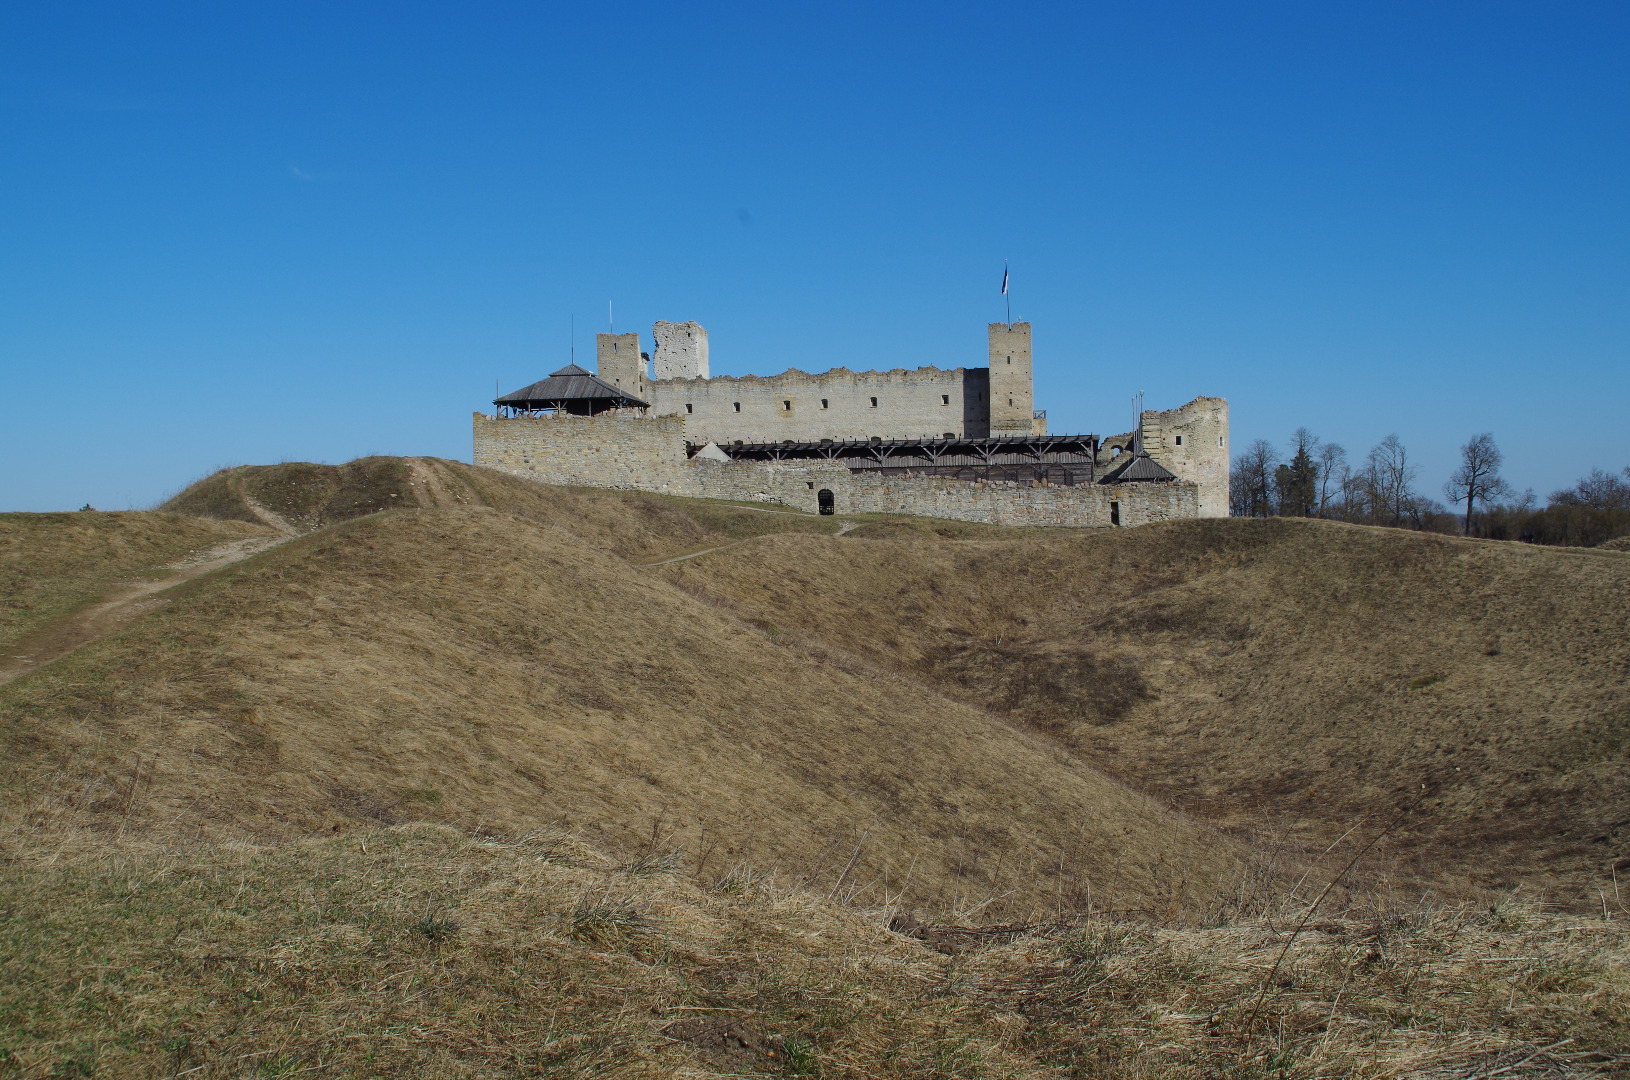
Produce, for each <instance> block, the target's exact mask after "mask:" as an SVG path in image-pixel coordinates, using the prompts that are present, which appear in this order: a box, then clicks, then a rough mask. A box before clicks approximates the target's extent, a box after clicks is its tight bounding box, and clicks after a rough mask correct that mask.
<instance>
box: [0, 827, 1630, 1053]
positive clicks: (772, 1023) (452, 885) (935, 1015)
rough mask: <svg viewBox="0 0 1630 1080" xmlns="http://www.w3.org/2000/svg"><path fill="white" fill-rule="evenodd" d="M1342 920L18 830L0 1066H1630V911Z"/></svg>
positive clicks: (412, 845) (3, 864)
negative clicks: (1070, 918)
mask: <svg viewBox="0 0 1630 1080" xmlns="http://www.w3.org/2000/svg"><path fill="white" fill-rule="evenodd" d="M1333 914H1334V913H1331V914H1325V915H1322V916H1321V918H1320V919H1319V921H1318V922H1317V924H1316V926H1314V927H1310V928H1309V929H1308V930H1307V931H1305V932H1304V933H1303V934H1301V935H1300V936H1298V937H1297V938H1296V940H1295V941H1294V942H1293V943H1291V946H1290V948H1289V950H1288V951H1285V944H1286V936H1285V934H1284V931H1283V927H1282V926H1280V927H1278V928H1276V927H1275V926H1274V925H1273V924H1272V923H1262V922H1244V923H1240V924H1237V925H1231V926H1226V927H1217V928H1211V929H1203V930H1200V929H1192V928H1188V929H1185V928H1176V927H1169V926H1158V925H1150V924H1148V923H1139V922H1133V921H1129V920H1126V919H1124V918H1115V917H1112V916H1110V917H1105V916H1097V917H1094V918H1092V919H1089V920H1086V921H1084V922H1081V923H1078V924H1076V925H1074V926H1071V927H1068V928H1061V929H1057V930H1042V931H1039V932H1032V933H1025V934H1021V935H1019V936H1017V938H1016V939H1015V937H1014V935H1011V934H1009V935H1001V936H997V937H994V938H993V939H992V941H993V943H994V944H993V947H989V948H986V949H983V950H977V949H976V950H974V951H969V952H960V953H957V954H954V955H942V954H941V953H940V952H937V951H934V950H931V949H929V948H926V947H924V946H923V945H922V944H921V943H920V942H918V941H914V940H912V939H911V938H908V937H905V936H902V935H900V934H897V933H891V932H889V931H888V930H887V929H885V927H884V923H883V920H880V919H878V918H876V917H872V916H870V915H868V914H866V913H864V912H860V911H857V910H855V909H854V908H852V907H846V906H843V905H839V904H833V903H830V902H826V901H823V900H821V899H818V898H816V897H813V896H811V895H809V894H808V893H807V892H801V891H798V890H792V889H788V888H786V887H785V886H784V885H778V884H776V883H774V882H770V881H766V880H764V879H762V878H759V877H755V876H752V875H743V874H738V875H733V876H729V877H726V878H724V879H723V880H720V881H717V882H715V883H713V884H711V885H709V884H703V883H698V882H697V881H695V880H694V879H692V878H691V877H690V876H688V875H687V874H685V873H683V872H679V871H677V870H676V869H675V868H674V867H672V866H668V865H664V864H662V863H660V862H645V863H640V864H636V865H633V866H628V865H618V864H617V863H616V862H614V861H613V860H609V859H606V858H605V857H604V856H603V855H600V854H599V853H597V852H595V851H594V850H593V849H592V848H590V847H588V846H586V845H584V844H583V843H582V842H581V841H580V840H578V839H576V838H573V837H569V836H564V835H560V834H554V833H543V834H537V835H533V836H529V837H523V838H516V839H512V840H494V839H483V838H476V837H469V836H466V835H464V834H462V833H459V832H457V831H455V830H452V829H447V828H438V827H433V826H423V825H420V826H398V827H395V828H391V829H386V830H380V831H372V830H369V831H359V832H355V833H350V834H347V835H346V836H344V837H337V838H330V839H327V840H314V841H313V840H307V841H297V842H295V843H291V844H286V845H281V846H279V847H277V848H272V849H266V848H257V847H254V846H251V845H243V844H225V845H215V844H185V843H183V844H179V845H160V844H154V843H151V842H148V841H132V840H131V838H130V837H129V836H126V837H125V838H124V839H122V840H121V841H119V842H116V843H115V842H108V841H102V840H97V839H95V838H93V837H92V836H90V835H89V834H87V833H85V832H83V831H79V832H77V833H76V832H67V833H64V832H61V831H56V830H46V831H34V830H26V831H24V832H22V833H19V832H17V831H15V830H11V829H6V830H0V1075H4V1076H7V1077H27V1078H36V1077H39V1078H43V1077H67V1076H109V1077H172V1076H186V1077H199V1078H203V1080H216V1078H226V1077H249V1076H303V1075H308V1074H309V1075H319V1076H328V1075H335V1076H360V1077H409V1076H412V1077H429V1076H435V1077H455V1078H488V1077H511V1076H534V1075H546V1076H555V1077H569V1078H577V1077H657V1076H663V1077H667V1076H717V1075H720V1074H725V1075H739V1074H743V1073H750V1074H753V1075H787V1076H804V1077H827V1078H832V1080H836V1078H847V1077H856V1078H860V1077H871V1078H882V1077H891V1078H892V1077H927V1078H945V1080H949V1078H974V1077H980V1078H986V1080H1001V1078H1020V1077H1025V1078H1037V1080H1040V1078H1044V1077H1080V1076H1090V1077H1101V1078H1115V1080H1120V1078H1126V1080H1132V1078H1153V1077H1160V1078H1163V1080H1164V1078H1173V1080H1202V1078H1203V1080H1213V1078H1216V1077H1223V1076H1227V1077H1251V1078H1258V1077H1260V1078H1262V1080H1267V1078H1270V1077H1271V1078H1275V1080H1312V1078H1314V1077H1335V1076H1350V1077H1364V1078H1384V1077H1406V1076H1407V1077H1413V1078H1415V1080H1424V1078H1438V1080H1471V1078H1488V1077H1528V1078H1537V1077H1549V1078H1556V1077H1586V1076H1597V1077H1600V1076H1610V1075H1623V1074H1624V1072H1625V1071H1626V1070H1627V1069H1630V1038H1627V1035H1626V1032H1627V1031H1630V985H1627V976H1626V971H1625V967H1624V964H1623V956H1624V954H1625V949H1626V946H1627V945H1630V941H1627V939H1626V935H1625V932H1624V929H1623V926H1622V925H1619V924H1616V923H1613V922H1606V921H1603V920H1600V919H1575V918H1570V919H1569V920H1566V921H1564V920H1559V919H1557V918H1555V917H1550V916H1545V915H1543V914H1540V913H1538V912H1536V911H1534V910H1533V909H1532V908H1526V909H1525V908H1524V907H1522V906H1521V905H1514V904H1503V905H1500V906H1498V907H1496V908H1494V909H1492V910H1490V909H1486V908H1467V909H1456V908H1448V909H1434V908H1430V907H1428V908H1418V907H1414V906H1411V907H1407V908H1403V909H1378V910H1372V911H1348V912H1345V913H1343V914H1341V915H1340V916H1339V917H1332V916H1333ZM1282 952H1283V953H1284V956H1283V961H1282V962H1281V963H1279V965H1278V967H1277V969H1274V965H1275V961H1276V959H1278V958H1279V957H1280V954H1281V953H1282ZM1270 969H1274V970H1275V972H1276V973H1275V978H1274V979H1273V981H1272V982H1271V983H1269V982H1265V976H1266V974H1267V972H1268V971H1269V970H1270Z"/></svg>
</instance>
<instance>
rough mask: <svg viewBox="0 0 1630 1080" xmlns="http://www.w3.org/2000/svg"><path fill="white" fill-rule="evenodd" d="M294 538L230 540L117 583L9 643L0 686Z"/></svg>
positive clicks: (2, 660)
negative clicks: (142, 577)
mask: <svg viewBox="0 0 1630 1080" xmlns="http://www.w3.org/2000/svg"><path fill="white" fill-rule="evenodd" d="M293 535H294V534H293V533H292V532H291V533H289V534H287V535H283V536H251V537H247V538H245V539H242V540H231V541H228V542H227V543H224V544H220V545H218V546H216V547H212V548H210V549H209V550H208V551H201V552H199V553H198V554H196V555H192V556H188V557H187V558H186V559H183V560H182V561H180V562H176V563H171V564H170V565H169V566H166V567H164V568H163V569H165V570H168V571H170V574H169V576H167V577H162V578H156V579H154V580H152V581H128V582H121V583H119V584H118V585H115V586H114V587H113V588H111V589H109V590H108V591H107V592H105V593H103V594H102V596H101V597H100V598H99V599H97V600H93V601H92V602H90V603H88V604H84V605H81V606H80V607H78V608H76V609H74V610H73V611H70V612H69V613H68V614H66V615H64V616H62V617H61V618H58V619H55V620H53V621H51V622H49V623H47V624H45V625H44V626H42V627H40V628H39V629H38V630H35V631H33V632H32V633H30V634H28V635H26V636H25V637H24V638H23V639H22V640H20V641H18V642H16V643H15V644H13V645H12V646H11V648H10V649H8V650H7V653H6V655H5V656H3V657H0V686H4V685H5V684H6V683H8V682H11V681H12V680H13V679H16V678H20V677H21V676H23V675H26V674H28V673H29V672H30V671H33V670H34V669H36V668H38V667H42V666H44V665H45V664H49V663H51V662H52V661H54V660H60V659H62V658H63V657H64V656H67V655H69V654H70V653H72V652H74V651H76V650H78V649H80V648H82V647H84V646H85V645H88V644H90V643H91V642H93V641H97V640H100V639H101V638H104V637H107V636H108V635H109V634H111V633H113V632H115V631H117V630H119V629H120V628H121V627H124V626H126V625H128V624H129V623H130V622H131V620H133V619H135V618H137V617H138V616H140V615H142V614H143V613H144V612H147V611H151V610H152V609H153V608H154V607H155V606H157V605H158V604H161V603H163V602H164V597H163V594H164V593H165V592H168V591H169V590H171V589H173V588H175V587H176V586H177V585H181V584H184V583H186V582H188V581H192V580H193V579H195V578H200V577H203V576H204V575H205V574H212V573H214V572H215V571H217V570H220V569H222V568H223V567H227V566H231V565H232V564H233V563H236V562H242V561H243V560H244V559H247V558H249V557H250V556H253V555H259V554H260V553H261V552H263V551H267V550H269V549H271V548H274V547H276V546H277V545H279V544H282V543H285V542H287V541H288V540H291V539H293Z"/></svg>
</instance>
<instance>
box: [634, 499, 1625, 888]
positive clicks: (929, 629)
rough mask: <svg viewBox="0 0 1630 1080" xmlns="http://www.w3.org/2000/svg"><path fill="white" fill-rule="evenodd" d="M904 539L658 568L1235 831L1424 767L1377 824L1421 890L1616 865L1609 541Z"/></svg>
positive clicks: (1615, 626) (1620, 789)
mask: <svg viewBox="0 0 1630 1080" xmlns="http://www.w3.org/2000/svg"><path fill="white" fill-rule="evenodd" d="M884 532H885V535H887V534H888V530H884ZM908 535H909V538H908V539H903V540H895V539H866V531H865V530H860V531H858V532H857V533H851V534H849V535H847V536H845V537H843V538H841V539H839V540H831V539H824V538H815V537H793V536H787V537H775V538H769V539H766V540H765V541H763V542H761V543H759V544H756V545H753V546H752V547H751V548H748V549H742V550H740V551H738V552H736V553H735V554H734V556H733V557H732V558H730V559H728V560H726V559H706V560H695V561H691V562H685V563H677V564H674V565H672V566H670V567H664V568H663V571H662V572H663V573H664V574H665V575H667V576H668V577H669V578H670V579H671V580H673V581H674V582H675V583H676V584H677V585H679V586H680V587H682V588H686V589H689V590H691V591H693V592H695V593H697V594H698V595H703V596H706V597H707V598H708V599H709V601H710V602H711V603H713V604H715V605H716V606H718V607H720V608H721V609H723V610H729V611H733V612H736V613H737V614H739V615H740V616H741V617H742V618H744V619H747V620H751V621H754V622H757V623H760V624H765V625H774V626H775V627H777V628H778V630H779V632H780V634H781V640H784V641H787V642H788V643H789V644H795V645H799V646H801V647H805V648H812V649H828V650H834V651H836V650H842V651H843V652H844V653H845V654H848V655H851V656H856V657H861V658H864V660H865V662H866V663H867V664H869V665H871V666H873V667H874V668H876V669H879V670H884V671H889V672H892V673H896V674H898V675H900V676H901V677H908V678H913V679H916V680H919V681H920V682H921V683H922V684H923V685H924V686H925V687H927V688H929V689H931V690H933V691H934V692H939V693H944V694H947V695H948V696H953V697H957V698H960V699H962V700H965V701H968V702H969V703H971V704H975V705H979V706H982V707H985V708H988V709H991V710H993V711H994V712H996V713H997V714H998V715H1004V716H1009V717H1011V718H1012V719H1014V720H1021V721H1024V722H1026V723H1028V724H1031V725H1033V726H1035V727H1037V728H1040V729H1042V730H1045V731H1048V732H1051V733H1055V734H1056V735H1057V737H1058V739H1059V742H1060V745H1064V746H1068V747H1070V748H1071V749H1072V751H1073V752H1074V753H1076V754H1077V755H1079V757H1080V758H1081V760H1083V761H1085V762H1087V763H1089V764H1091V765H1093V766H1094V767H1097V768H1101V769H1105V770H1107V771H1109V772H1111V773H1113V774H1115V775H1117V776H1119V777H1121V778H1123V779H1125V780H1127V781H1129V782H1130V783H1132V784H1134V785H1135V786H1137V787H1139V788H1141V789H1143V790H1148V791H1151V792H1154V793H1156V794H1158V795H1160V796H1161V797H1163V798H1164V799H1166V800H1167V801H1169V802H1171V803H1173V804H1176V805H1181V806H1183V807H1184V808H1185V809H1187V810H1188V811H1189V812H1191V813H1194V814H1196V815H1199V816H1201V817H1203V818H1205V819H1208V820H1211V821H1214V822H1216V823H1218V824H1219V825H1222V826H1224V827H1226V828H1229V829H1234V830H1241V831H1242V832H1255V831H1256V830H1258V829H1260V828H1262V827H1264V826H1269V827H1272V828H1274V829H1279V828H1283V827H1291V828H1293V829H1294V830H1295V831H1296V833H1297V834H1298V835H1299V836H1300V837H1301V839H1300V840H1299V841H1298V846H1300V847H1302V848H1304V849H1316V848H1318V847H1322V846H1323V845H1324V844H1326V843H1328V842H1329V841H1330V840H1332V839H1334V838H1335V836H1336V835H1337V834H1339V833H1340V832H1341V831H1343V830H1345V829H1346V828H1348V827H1349V826H1350V825H1351V824H1352V822H1354V821H1355V820H1359V819H1361V818H1369V817H1373V816H1375V815H1383V816H1384V815H1386V814H1387V813H1388V812H1389V811H1390V808H1391V807H1393V806H1395V805H1397V804H1398V803H1399V802H1401V801H1405V800H1408V799H1409V798H1411V797H1412V795H1413V793H1418V792H1419V791H1420V790H1421V785H1422V784H1426V785H1428V789H1429V790H1431V791H1432V792H1434V797H1433V798H1432V799H1431V800H1430V801H1429V802H1428V804H1427V805H1426V806H1425V807H1423V812H1422V813H1421V814H1419V815H1416V816H1415V817H1413V818H1412V819H1411V821H1410V822H1409V823H1408V824H1407V825H1406V826H1405V827H1404V828H1403V829H1402V830H1401V831H1400V832H1399V833H1398V834H1397V836H1395V837H1393V838H1390V839H1389V842H1388V850H1389V851H1390V852H1392V853H1394V854H1396V855H1398V856H1400V857H1401V858H1402V859H1403V860H1404V861H1403V863H1402V864H1401V865H1402V868H1403V870H1404V871H1405V872H1407V873H1409V874H1412V875H1414V876H1415V879H1416V880H1417V881H1418V882H1421V883H1426V884H1430V885H1431V886H1432V887H1438V888H1448V889H1451V890H1454V891H1456V892H1457V893H1460V894H1462V895H1475V894H1476V892H1477V890H1479V889H1483V888H1495V889H1502V888H1511V887H1513V886H1515V885H1517V884H1519V883H1522V882H1528V883H1529V885H1530V886H1531V887H1534V888H1544V889H1546V890H1547V895H1549V896H1551V897H1552V898H1553V899H1556V900H1559V901H1565V902H1570V903H1577V904H1582V905H1585V906H1594V905H1595V904H1596V903H1597V897H1598V890H1600V889H1605V888H1607V887H1608V886H1609V884H1610V879H1611V875H1612V873H1613V872H1614V870H1613V868H1614V866H1615V865H1616V866H1617V868H1618V870H1619V871H1620V872H1622V871H1623V870H1624V869H1625V868H1626V867H1630V861H1627V860H1630V827H1627V823H1626V821H1625V814H1624V813H1623V807H1624V806H1626V805H1630V678H1627V673H1630V606H1627V605H1626V604H1624V603H1623V602H1622V599H1623V597H1624V596H1625V595H1627V593H1630V562H1627V561H1626V560H1624V559H1623V558H1622V556H1620V555H1617V554H1608V553H1596V552H1582V551H1563V550H1555V549H1535V548H1531V547H1527V546H1523V545H1517V544H1502V543H1495V542H1488V541H1460V540H1450V539H1445V538H1441V537H1435V536H1423V535H1420V534H1414V533H1407V532H1401V531H1395V530H1386V529H1368V528H1362V527H1355V526H1344V525H1336V524H1331V523H1323V522H1295V521H1267V522H1249V521H1202V522H1190V523H1180V524H1172V525H1162V526H1152V527H1146V528H1140V529H1137V530H1133V531H1130V532H1108V531H1105V532H1095V533H1073V534H1066V533H1062V532H1052V533H1047V532H1042V531H1039V530H1037V531H1032V532H1031V533H1029V534H1028V535H1017V536H1013V537H1011V538H1004V539H999V540H975V541H948V540H936V539H932V538H930V537H928V536H925V535H924V534H923V533H922V532H921V531H917V532H912V533H909V534H908ZM1072 670H1077V671H1081V672H1083V675H1082V676H1081V677H1069V678H1066V677H1061V675H1062V673H1065V672H1069V671H1072ZM1086 672H1091V673H1092V674H1091V675H1087V674H1085V673H1086Z"/></svg>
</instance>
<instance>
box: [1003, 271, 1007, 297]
mask: <svg viewBox="0 0 1630 1080" xmlns="http://www.w3.org/2000/svg"><path fill="white" fill-rule="evenodd" d="M1002 295H1003V296H1006V295H1007V263H1003V264H1002Z"/></svg>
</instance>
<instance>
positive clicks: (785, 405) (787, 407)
mask: <svg viewBox="0 0 1630 1080" xmlns="http://www.w3.org/2000/svg"><path fill="white" fill-rule="evenodd" d="M781 411H782V412H791V411H792V402H790V401H783V402H782V403H781Z"/></svg>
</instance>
